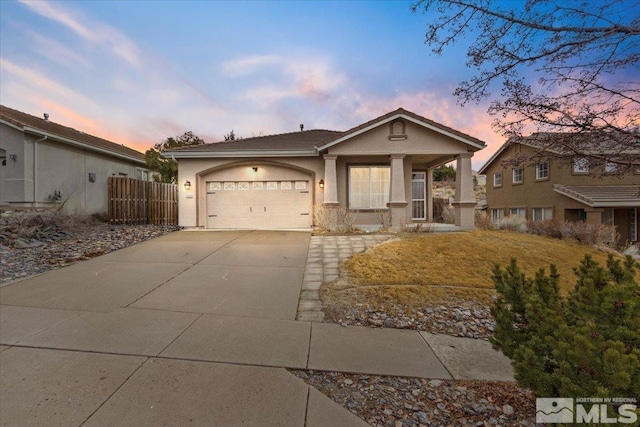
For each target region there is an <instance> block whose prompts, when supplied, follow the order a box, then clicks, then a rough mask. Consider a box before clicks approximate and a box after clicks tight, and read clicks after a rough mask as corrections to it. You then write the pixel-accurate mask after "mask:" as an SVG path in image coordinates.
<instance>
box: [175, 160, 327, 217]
mask: <svg viewBox="0 0 640 427" xmlns="http://www.w3.org/2000/svg"><path fill="white" fill-rule="evenodd" d="M253 167H258V172H257V173H256V172H254V171H253V169H252V168H253ZM323 175H324V160H323V159H322V158H319V157H291V158H287V157H284V158H279V159H260V158H233V159H178V203H179V206H180V209H179V213H178V224H180V225H181V226H183V227H204V226H205V223H206V206H205V203H204V200H206V193H207V189H206V182H207V181H210V180H213V177H215V180H224V179H227V178H228V179H229V180H232V179H233V180H236V181H237V180H246V181H259V180H270V179H275V178H276V177H280V178H279V179H298V178H301V177H303V176H306V177H308V179H309V180H310V187H311V191H312V192H313V193H312V196H311V197H312V200H313V204H314V206H320V205H322V202H323V200H324V193H323V190H322V189H320V188H319V186H318V182H319V181H320V179H322V178H323ZM185 181H189V182H191V189H189V190H185V188H184V183H185Z"/></svg>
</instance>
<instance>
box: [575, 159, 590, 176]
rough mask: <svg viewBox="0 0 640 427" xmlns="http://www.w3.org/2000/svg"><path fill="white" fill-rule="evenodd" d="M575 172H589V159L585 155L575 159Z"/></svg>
mask: <svg viewBox="0 0 640 427" xmlns="http://www.w3.org/2000/svg"><path fill="white" fill-rule="evenodd" d="M573 173H589V159H587V158H585V157H576V158H575V159H573Z"/></svg>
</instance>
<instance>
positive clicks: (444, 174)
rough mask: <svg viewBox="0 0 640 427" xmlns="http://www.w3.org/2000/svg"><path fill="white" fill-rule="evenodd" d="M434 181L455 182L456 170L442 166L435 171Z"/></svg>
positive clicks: (449, 166) (448, 166)
mask: <svg viewBox="0 0 640 427" xmlns="http://www.w3.org/2000/svg"><path fill="white" fill-rule="evenodd" d="M433 180H434V181H455V180H456V169H455V168H454V167H453V166H451V165H440V166H438V167H437V168H435V169H434V170H433Z"/></svg>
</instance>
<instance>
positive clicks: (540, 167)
mask: <svg viewBox="0 0 640 427" xmlns="http://www.w3.org/2000/svg"><path fill="white" fill-rule="evenodd" d="M547 178H549V163H537V164H536V179H547Z"/></svg>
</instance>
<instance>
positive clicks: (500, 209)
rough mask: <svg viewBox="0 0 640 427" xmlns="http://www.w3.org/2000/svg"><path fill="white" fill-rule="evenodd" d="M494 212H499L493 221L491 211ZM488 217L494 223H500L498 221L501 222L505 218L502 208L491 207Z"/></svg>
mask: <svg viewBox="0 0 640 427" xmlns="http://www.w3.org/2000/svg"><path fill="white" fill-rule="evenodd" d="M494 212H501V215H500V218H498V220H497V221H494V218H493V213H494ZM489 218H490V219H491V222H492V223H494V224H496V225H500V222H502V220H503V219H504V218H505V215H504V208H491V209H489Z"/></svg>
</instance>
